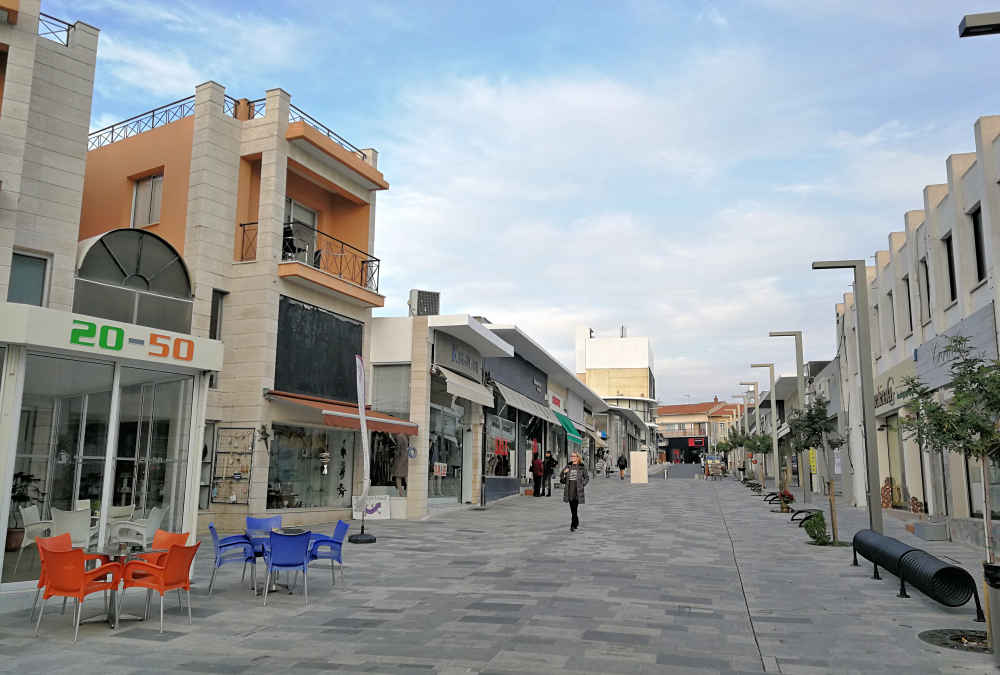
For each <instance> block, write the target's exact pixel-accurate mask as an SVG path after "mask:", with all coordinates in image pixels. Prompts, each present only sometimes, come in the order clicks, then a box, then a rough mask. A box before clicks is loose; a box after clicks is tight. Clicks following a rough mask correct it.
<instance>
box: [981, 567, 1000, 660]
mask: <svg viewBox="0 0 1000 675" xmlns="http://www.w3.org/2000/svg"><path fill="white" fill-rule="evenodd" d="M983 581H984V582H985V585H986V628H987V630H986V637H987V638H988V639H989V644H990V647H992V648H993V663H995V664H997V665H1000V648H998V645H1000V616H998V612H1000V565H993V564H990V563H988V562H984V563H983Z"/></svg>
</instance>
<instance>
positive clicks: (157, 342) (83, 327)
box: [69, 319, 194, 361]
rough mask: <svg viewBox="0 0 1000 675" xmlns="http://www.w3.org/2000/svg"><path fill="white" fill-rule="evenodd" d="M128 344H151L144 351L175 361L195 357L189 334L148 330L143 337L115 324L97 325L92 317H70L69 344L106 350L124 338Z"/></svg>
mask: <svg viewBox="0 0 1000 675" xmlns="http://www.w3.org/2000/svg"><path fill="white" fill-rule="evenodd" d="M126 339H127V340H128V343H129V344H133V345H144V344H146V343H148V344H149V346H150V347H151V349H150V351H149V352H147V355H148V356H152V357H156V358H173V359H175V360H177V361H191V360H193V359H194V340H189V339H188V338H182V337H175V338H171V337H170V336H169V335H162V334H160V333H149V334H148V335H147V336H146V337H143V338H136V337H127V336H126V335H125V329H124V328H120V327H118V326H110V325H98V324H97V323H95V322H92V321H82V320H80V319H73V327H72V328H71V329H70V333H69V341H70V344H74V345H79V346H81V347H96V348H98V349H103V350H105V351H112V352H117V351H121V350H122V349H123V348H124V347H125V341H126Z"/></svg>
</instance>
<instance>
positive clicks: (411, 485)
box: [406, 316, 431, 520]
mask: <svg viewBox="0 0 1000 675" xmlns="http://www.w3.org/2000/svg"><path fill="white" fill-rule="evenodd" d="M412 321H413V346H412V352H411V353H412V360H411V362H410V364H411V365H410V421H411V422H413V423H414V424H416V425H418V427H419V429H418V432H417V435H416V437H415V438H414V447H415V448H416V450H417V456H416V458H415V459H411V460H409V462H410V467H409V472H408V473H407V479H406V485H407V488H406V517H407V519H410V520H419V519H420V518H422V517H424V516H425V515H427V488H428V485H427V481H428V478H427V476H428V465H429V463H430V422H431V372H430V367H431V344H430V332H429V329H428V327H427V317H426V316H415V317H413V319H412Z"/></svg>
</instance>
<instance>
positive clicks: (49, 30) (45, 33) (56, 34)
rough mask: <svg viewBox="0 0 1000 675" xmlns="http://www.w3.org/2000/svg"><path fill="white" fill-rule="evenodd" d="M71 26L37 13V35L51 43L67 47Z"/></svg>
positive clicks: (60, 20)
mask: <svg viewBox="0 0 1000 675" xmlns="http://www.w3.org/2000/svg"><path fill="white" fill-rule="evenodd" d="M72 29H73V26H72V25H71V24H69V23H66V22H65V21H63V20H62V19H57V18H56V17H54V16H49V15H48V14H45V13H42V12H39V13H38V35H39V37H43V38H47V39H49V40H52V41H53V42H58V43H59V44H61V45H64V46H66V47H69V32H70V31H71V30H72Z"/></svg>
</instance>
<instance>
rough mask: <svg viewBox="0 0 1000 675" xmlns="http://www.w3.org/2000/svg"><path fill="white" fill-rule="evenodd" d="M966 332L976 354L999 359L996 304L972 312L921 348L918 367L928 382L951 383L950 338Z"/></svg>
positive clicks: (936, 385)
mask: <svg viewBox="0 0 1000 675" xmlns="http://www.w3.org/2000/svg"><path fill="white" fill-rule="evenodd" d="M955 335H964V336H965V337H967V338H969V346H970V347H971V348H972V353H973V354H974V355H978V356H981V357H982V358H984V359H996V358H997V331H996V323H995V320H994V318H993V303H992V302H991V303H990V304H989V305H987V306H986V307H983V308H982V309H980V310H979V311H977V312H975V313H973V314H970V315H969V316H967V317H966V318H964V319H962V320H961V321H959V322H958V323H957V324H955V325H954V326H952V327H951V328H949V329H948V330H946V331H945V332H944V333H942V334H941V335H938V336H936V337H934V338H933V339H931V340H929V341H928V342H925V343H924V344H922V345H920V346H919V347H917V355H916V370H917V377H919V378H920V379H921V380H922V381H923V383H924V384H925V385H927V386H928V387H930V388H931V389H938V388H939V387H943V386H944V385H946V384H948V383H949V382H951V356H950V355H949V354H948V350H947V348H948V338H950V337H952V336H955Z"/></svg>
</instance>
